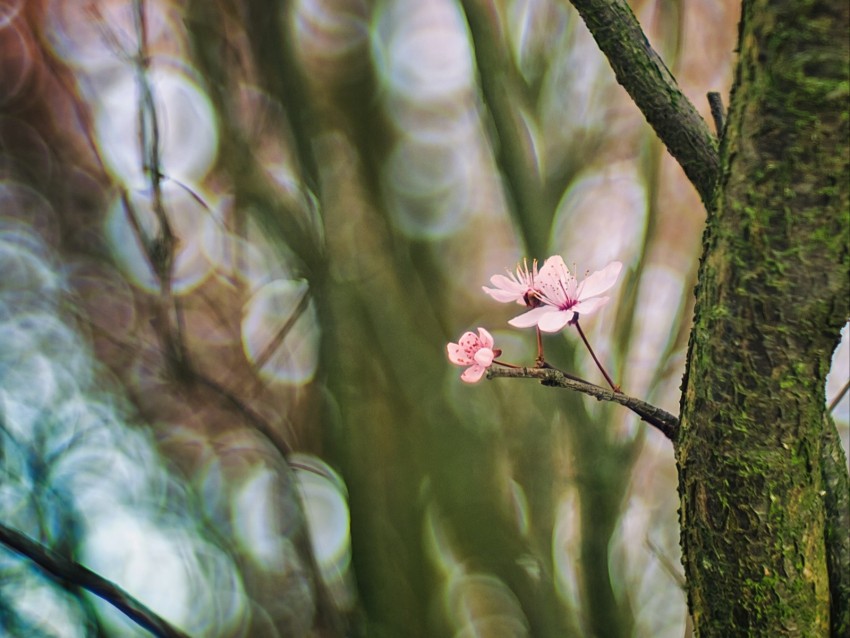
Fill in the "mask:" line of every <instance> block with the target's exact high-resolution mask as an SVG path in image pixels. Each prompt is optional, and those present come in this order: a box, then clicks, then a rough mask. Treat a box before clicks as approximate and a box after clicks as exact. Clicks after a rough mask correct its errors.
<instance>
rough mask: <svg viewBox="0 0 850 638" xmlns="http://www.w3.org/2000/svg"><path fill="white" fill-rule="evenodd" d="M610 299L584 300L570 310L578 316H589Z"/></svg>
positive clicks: (595, 298)
mask: <svg viewBox="0 0 850 638" xmlns="http://www.w3.org/2000/svg"><path fill="white" fill-rule="evenodd" d="M610 299H611V297H594V298H593V299H585V300H584V301H579V302H578V303H577V304H576V305H574V306H573V307H572V308H570V310H572V311H573V312H577V313H578V314H580V315H589V314H591V313H594V312H596V311H597V310H599V309H600V308H601V307H602V306H604V305H605V304H606V303H608V300H610Z"/></svg>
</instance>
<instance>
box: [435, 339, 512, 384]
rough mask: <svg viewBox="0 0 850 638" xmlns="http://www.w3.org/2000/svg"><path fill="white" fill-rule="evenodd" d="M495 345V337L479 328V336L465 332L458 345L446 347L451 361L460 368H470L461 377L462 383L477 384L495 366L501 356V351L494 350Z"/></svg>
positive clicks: (451, 344) (452, 344) (453, 344)
mask: <svg viewBox="0 0 850 638" xmlns="http://www.w3.org/2000/svg"><path fill="white" fill-rule="evenodd" d="M493 345H494V341H493V335H491V334H490V333H489V332H487V331H486V330H485V329H484V328H479V329H478V334H475V333H474V332H465V333H464V334H463V336H462V337H461V338H460V339H459V340H458V342H457V343H450V344H448V345H447V346H446V349H447V350H448V354H449V361H451V362H452V363H454V364H455V365H458V366H469V367H468V368H467V369H466V370H464V371H463V374H461V375H460V378H461V380H462V381H466V382H467V383H475V382H476V381H479V380H480V379H481V377H483V376H484V371H485V370H487V368H489V367H490V366H491V365H492V364H493V359H495V358H496V357H498V356H499V355H500V354H501V350H498V349H496V348H493Z"/></svg>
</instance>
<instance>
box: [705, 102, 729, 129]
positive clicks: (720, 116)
mask: <svg viewBox="0 0 850 638" xmlns="http://www.w3.org/2000/svg"><path fill="white" fill-rule="evenodd" d="M706 98H707V99H708V106H709V107H710V108H711V119H713V120H714V129H715V130H716V131H717V139H720V138H721V137H723V125H724V124H725V120H726V111H725V109H724V108H723V98H722V97H720V93H718V92H717V91H709V93H708V94H707V95H706Z"/></svg>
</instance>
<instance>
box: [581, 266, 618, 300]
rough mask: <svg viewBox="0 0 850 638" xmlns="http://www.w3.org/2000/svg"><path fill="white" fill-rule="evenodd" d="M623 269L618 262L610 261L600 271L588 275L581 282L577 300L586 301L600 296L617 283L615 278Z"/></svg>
mask: <svg viewBox="0 0 850 638" xmlns="http://www.w3.org/2000/svg"><path fill="white" fill-rule="evenodd" d="M622 269H623V264H622V263H620V262H619V261H612V262H611V263H610V264H608V265H607V266H605V268H603V269H602V270H597V271H596V272H594V273H592V274H590V275H588V277H587V279H585V280H584V281H582V282H581V283H580V284H579V287H578V298H579V299H588V298H590V297H595V296H596V295H600V294H602V293H603V292H605V291H606V290H608V289H609V288H610V287H611V286H613V285H614V284H615V283H616V282H617V277H619V276H620V271H621V270H622Z"/></svg>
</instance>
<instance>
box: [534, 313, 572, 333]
mask: <svg viewBox="0 0 850 638" xmlns="http://www.w3.org/2000/svg"><path fill="white" fill-rule="evenodd" d="M574 314H575V312H574V311H573V309H572V308H570V309H569V310H555V311H554V312H549V313H546V314H545V315H543V316H542V317H540V321H538V322H537V327H538V328H540V330H542V331H543V332H558V331H559V330H562V329H563V328H564V326H566V325H567V324H568V323H569V322H570V320H571V319H572V318H573V315H574Z"/></svg>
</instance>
